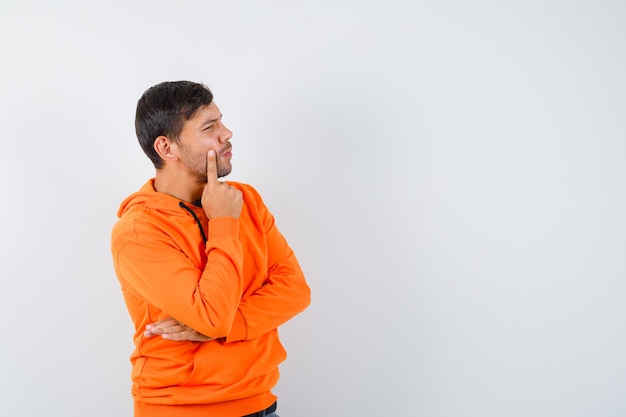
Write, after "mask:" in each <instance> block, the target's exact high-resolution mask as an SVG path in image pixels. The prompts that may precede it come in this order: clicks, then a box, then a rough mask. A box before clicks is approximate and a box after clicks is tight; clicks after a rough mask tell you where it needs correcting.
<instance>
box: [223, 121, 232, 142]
mask: <svg viewBox="0 0 626 417" xmlns="http://www.w3.org/2000/svg"><path fill="white" fill-rule="evenodd" d="M232 137H233V132H232V131H231V130H230V129H229V128H227V127H226V125H225V124H224V123H222V131H221V132H220V142H226V141H229V140H230V139H231V138H232Z"/></svg>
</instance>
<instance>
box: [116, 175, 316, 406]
mask: <svg viewBox="0 0 626 417" xmlns="http://www.w3.org/2000/svg"><path fill="white" fill-rule="evenodd" d="M229 184H230V185H232V186H233V187H236V188H237V189H239V190H241V192H242V193H243V201H244V203H243V208H242V211H241V216H240V218H239V219H235V218H232V217H220V218H215V219H212V220H211V221H210V222H209V220H208V219H207V217H206V215H205V213H204V210H202V208H199V207H196V206H194V205H192V204H188V203H184V202H181V201H180V200H178V199H176V198H175V197H172V196H170V195H167V194H163V193H159V192H156V191H155V190H154V179H152V180H149V181H148V182H147V183H146V184H145V185H144V186H143V187H142V188H141V189H140V190H139V191H138V192H136V193H134V194H132V195H131V196H129V197H128V198H127V199H126V200H124V202H122V205H121V206H120V209H119V212H118V216H119V218H120V219H119V221H118V222H117V224H116V225H115V226H114V228H113V233H112V243H111V247H112V254H113V262H114V266H115V272H116V274H117V277H118V279H119V281H120V284H121V289H122V293H123V295H124V299H125V301H126V306H127V308H128V311H129V313H130V316H131V318H132V320H133V323H134V325H135V336H134V342H135V346H136V348H135V350H134V352H133V354H132V355H131V363H132V382H133V386H132V395H133V398H134V400H135V416H136V417H143V416H150V417H166V416H167V417H174V416H186V417H193V416H196V415H197V416H200V415H202V416H207V415H215V416H220V417H229V416H242V415H245V414H250V413H253V412H256V411H260V410H263V409H265V408H267V407H268V406H269V405H271V404H272V403H273V402H274V401H275V400H276V397H275V396H274V395H273V394H272V393H271V389H272V387H273V386H274V385H275V384H276V382H277V381H278V365H279V363H281V362H282V361H283V360H284V359H285V357H286V353H285V350H284V349H283V347H282V345H281V343H280V341H279V339H278V331H277V328H278V326H279V325H281V324H283V323H284V322H286V321H287V320H289V319H290V318H291V317H293V316H294V315H296V314H297V313H299V312H301V311H302V310H304V309H305V308H306V307H307V306H308V304H309V302H310V290H309V287H308V286H307V284H306V281H305V279H304V275H303V273H302V270H301V269H300V266H299V264H298V261H297V260H296V257H295V255H294V253H293V251H292V250H291V248H290V247H289V246H288V244H287V242H286V241H285V239H284V237H283V236H282V235H281V233H280V232H279V231H278V229H277V228H276V226H275V224H274V218H273V216H272V214H271V213H270V212H269V211H268V210H267V208H266V207H265V205H264V204H263V201H262V199H261V197H260V195H259V194H258V193H257V192H256V190H254V188H252V187H251V186H249V185H245V184H240V183H233V182H229ZM192 213H193V214H192ZM205 238H206V242H205ZM166 317H174V318H175V319H176V320H178V321H180V322H182V323H185V324H186V325H187V326H189V327H191V328H193V329H195V330H197V331H198V332H200V333H202V334H205V335H207V336H210V337H213V338H215V339H216V340H212V341H209V342H202V343H200V342H177V341H168V340H165V339H162V338H161V337H158V336H153V337H148V338H146V337H144V335H143V332H144V329H145V326H146V325H147V324H149V323H153V322H155V321H158V320H160V319H163V318H166Z"/></svg>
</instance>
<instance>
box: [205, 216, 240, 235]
mask: <svg viewBox="0 0 626 417" xmlns="http://www.w3.org/2000/svg"><path fill="white" fill-rule="evenodd" d="M225 237H232V238H235V239H239V219H236V218H234V217H216V218H214V219H211V220H209V237H208V239H209V240H212V239H222V238H225Z"/></svg>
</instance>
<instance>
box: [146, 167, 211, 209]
mask: <svg viewBox="0 0 626 417" xmlns="http://www.w3.org/2000/svg"><path fill="white" fill-rule="evenodd" d="M154 189H155V190H156V191H158V192H160V193H164V194H168V195H171V196H172V197H175V198H178V199H179V200H182V201H185V202H187V203H193V202H195V201H198V200H199V199H200V197H202V191H203V190H204V184H198V183H197V182H196V181H195V179H194V178H192V177H191V176H190V175H189V174H187V173H183V172H180V171H179V172H172V171H169V170H167V169H166V168H161V169H157V170H156V175H155V177H154Z"/></svg>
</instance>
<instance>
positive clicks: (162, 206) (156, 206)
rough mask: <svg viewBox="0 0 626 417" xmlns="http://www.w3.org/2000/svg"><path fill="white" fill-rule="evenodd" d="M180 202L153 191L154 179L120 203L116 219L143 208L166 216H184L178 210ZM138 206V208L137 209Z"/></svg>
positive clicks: (181, 211)
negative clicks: (130, 211) (135, 209)
mask: <svg viewBox="0 0 626 417" xmlns="http://www.w3.org/2000/svg"><path fill="white" fill-rule="evenodd" d="M179 203H180V200H179V199H177V198H176V197H172V196H171V195H168V194H164V193H159V192H157V191H156V190H155V189H154V178H151V179H150V180H148V182H146V183H145V184H144V185H143V186H142V187H141V188H140V189H139V191H137V192H135V193H133V194H131V195H129V196H128V197H126V198H125V199H124V201H122V204H120V208H119V209H118V210H117V217H122V215H123V214H124V213H126V212H128V211H129V210H131V209H133V208H143V209H144V210H151V209H152V210H158V211H161V212H164V213H167V214H168V215H172V214H178V215H185V212H184V211H183V210H181V208H180V204H179ZM137 206H139V207H137Z"/></svg>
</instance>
